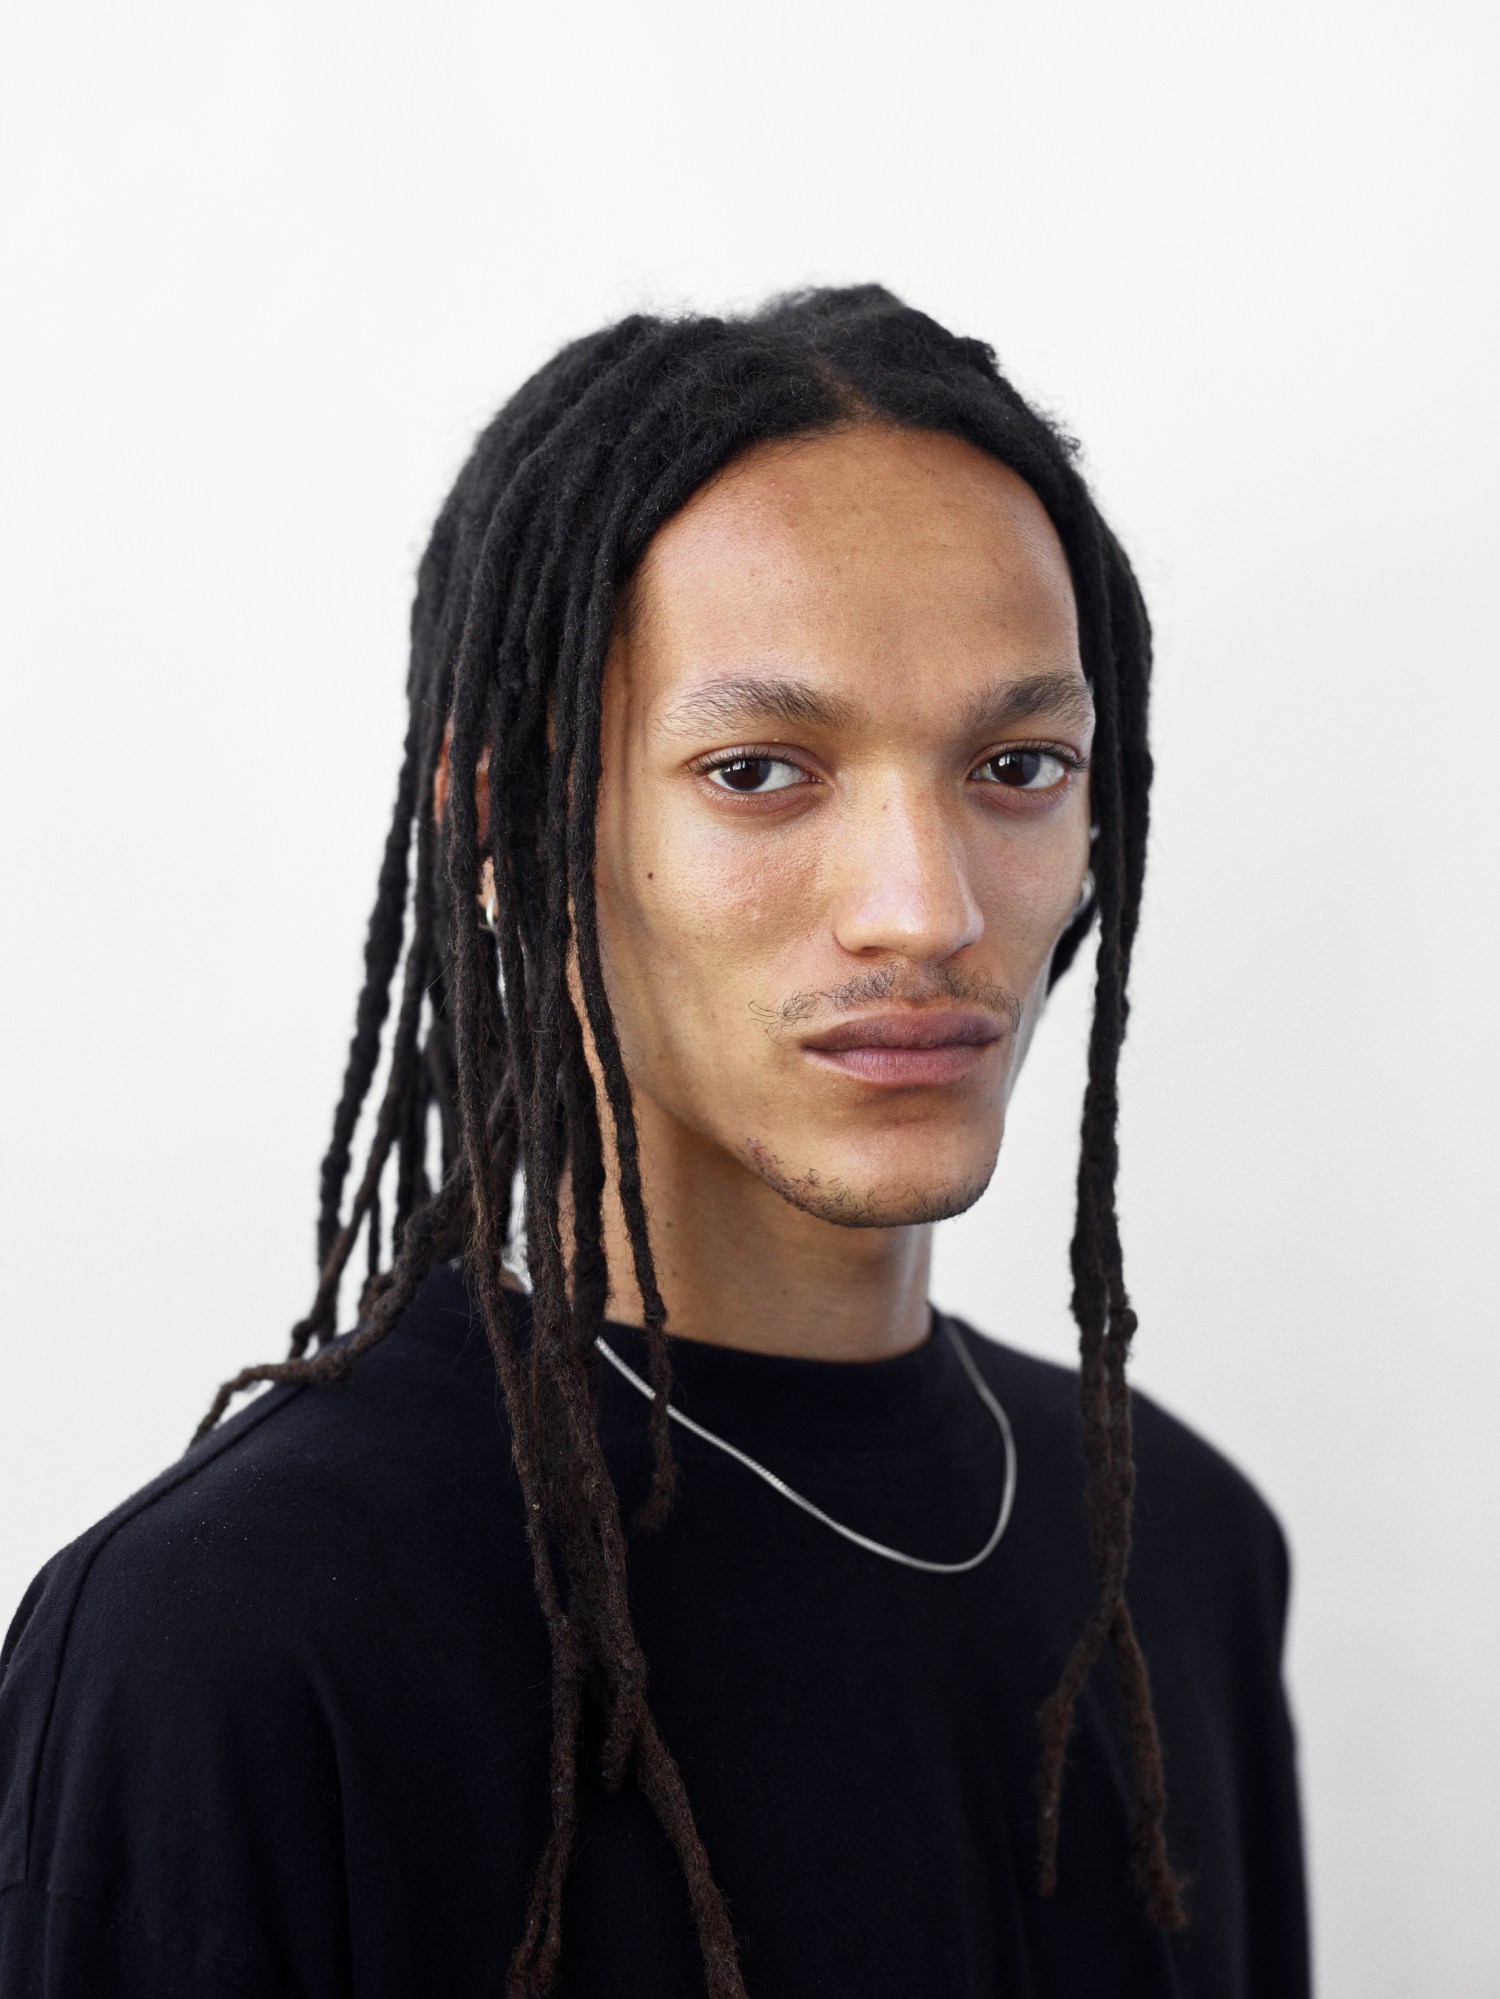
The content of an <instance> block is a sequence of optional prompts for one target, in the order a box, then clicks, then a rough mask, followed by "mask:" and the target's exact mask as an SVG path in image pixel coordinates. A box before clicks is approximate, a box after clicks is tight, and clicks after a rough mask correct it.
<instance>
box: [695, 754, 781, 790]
mask: <svg viewBox="0 0 1500 1999" xmlns="http://www.w3.org/2000/svg"><path fill="white" fill-rule="evenodd" d="M704 776H705V777H707V778H708V779H709V780H710V781H711V782H712V783H713V784H715V785H717V786H718V788H719V790H720V791H738V792H767V791H785V790H786V789H787V787H788V786H789V785H793V784H797V783H799V782H800V780H801V772H800V771H799V770H798V769H797V767H796V765H795V764H789V763H788V762H787V761H786V759H785V758H784V757H730V758H728V759H726V761H725V762H723V763H720V764H713V765H711V766H710V768H709V769H708V770H706V771H705V772H704Z"/></svg>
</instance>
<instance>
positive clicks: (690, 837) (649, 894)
mask: <svg viewBox="0 0 1500 1999" xmlns="http://www.w3.org/2000/svg"><path fill="white" fill-rule="evenodd" d="M621 817H622V819H623V818H624V817H625V815H623V814H622V815H621ZM603 821H604V815H603V814H601V836H602V835H603V834H604V833H605V831H606V828H605V825H604V823H603ZM615 830H616V829H615V828H613V827H610V828H609V831H610V832H611V833H613V832H615ZM618 832H619V834H620V837H618V838H615V837H611V838H609V839H608V840H605V839H604V838H602V837H601V850H600V864H599V868H598V875H597V879H598V883H599V920H600V932H601V942H602V944H603V946H604V949H605V954H606V961H607V965H608V968H609V974H610V986H611V1000H612V1003H613V1004H614V1005H615V1007H616V1011H617V1013H619V1014H620V1015H621V1016H622V1020H621V1033H622V1039H623V1038H624V1035H625V1032H626V1027H625V1017H628V1018H629V1019H630V1021H631V1024H632V1031H631V1036H630V1038H631V1040H632V1041H633V1042H634V1044H635V1046H636V1049H637V1052H638V1054H640V1055H642V1056H645V1055H647V1053H648V1051H649V1050H650V1049H652V1048H660V1047H662V1046H666V1045H671V1046H673V1047H675V1048H678V1049H679V1050H680V1049H681V1048H682V1046H683V1044H684V1042H686V1041H689V1040H691V1039H692V1038H693V1036H694V1035H695V1034H696V1033H698V1032H701V1031H702V1030H704V1029H707V1028H713V1027H716V1026H720V1025H722V1024H723V1023H724V1022H725V1021H726V1020H728V1019H744V1018H745V1016H746V1014H747V1010H748V1008H749V1007H750V1006H751V1005H752V1004H755V1003H764V1002H765V1001H766V999H767V998H768V997H774V996H775V995H777V994H778V993H779V992H780V990H781V988H782V986H783V985H784V984H785V983H786V981H787V977H788V975H789V974H790V972H791V971H792V969H793V967H794V964H795V959H794V955H793V954H794V953H795V952H796V951H797V949H798V947H799V946H800V947H801V951H802V953H803V954H805V952H806V948H807V943H808V940H809V939H810V938H811V937H812V936H813V935H814V934H815V932H816V927H817V926H816V902H817V866H816V857H815V855H814V854H813V853H812V852H811V851H810V850H808V849H807V848H806V847H805V846H804V845H803V843H800V842H797V841H795V840H787V839H785V838H781V839H776V840H771V839H765V840H760V839H754V838H750V839H747V838H746V837H745V835H744V831H743V829H741V828H734V829H724V828H719V827H716V826H714V825H712V824H711V823H710V824H705V823H704V820H703V818H702V817H701V816H700V815H692V816H690V815H687V814H683V815H674V814H672V813H671V812H670V810H665V811H664V810H662V809H661V807H660V806H657V807H656V808H655V809H654V810H653V811H652V812H651V813H649V814H646V813H641V814H639V815H636V816H634V818H633V823H631V824H630V825H629V826H628V827H627V826H625V825H621V826H620V827H619V828H618ZM722 1052H723V1051H722V1050H721V1051H720V1053H721V1054H722Z"/></svg>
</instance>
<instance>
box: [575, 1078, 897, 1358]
mask: <svg viewBox="0 0 1500 1999" xmlns="http://www.w3.org/2000/svg"><path fill="white" fill-rule="evenodd" d="M637 1124H638V1128H639V1135H640V1141H641V1146H640V1150H641V1177H642V1182H643V1186H644V1191H645V1197H646V1211H647V1215H648V1218H649V1222H650V1229H651V1248H652V1255H653V1260H654V1262H655V1266H656V1280H657V1284H658V1286H659V1288H660V1290H661V1295H662V1299H663V1301H664V1303H665V1305H666V1308H667V1330H668V1332H670V1333H678V1334H683V1335H685V1336H687V1337H688V1338H691V1339H696V1340H704V1341H708V1342H710V1343H712V1344H714V1345H718V1346H727V1347H740V1348H744V1349H746V1350H748V1351H750V1352H758V1353H780V1354H795V1355H801V1356H803V1357H805V1358H808V1359H817V1360H852V1361H859V1360H882V1359H885V1358H887V1357H889V1356H891V1355H893V1354H898V1353H905V1352H907V1351H908V1350H909V1349H910V1348H912V1347H915V1346H919V1345H920V1344H921V1343H922V1341H923V1340H925V1339H926V1337H927V1334H928V1326H929V1315H928V1306H927V1285H928V1275H929V1269H930V1264H931V1253H932V1226H931V1224H930V1223H914V1224H910V1225H907V1226H903V1227H898V1228H841V1227H838V1226H836V1225H835V1224H833V1223H831V1222H826V1221H822V1220H819V1219H818V1218H817V1217H815V1216H813V1215H809V1214H805V1213H804V1212H803V1211H802V1210H801V1209H799V1208H794V1207H793V1206H792V1205H791V1204H790V1203H789V1202H788V1201H786V1200H785V1199H784V1198H783V1197H782V1196H781V1195H780V1194H778V1193H776V1192H775V1191H774V1189H772V1188H771V1187H770V1186H768V1185H767V1183H766V1182H765V1181H764V1180H762V1179H761V1178H760V1177H759V1175H758V1174H756V1173H755V1172H754V1171H753V1170H752V1169H751V1168H750V1167H748V1166H746V1165H744V1164H743V1163H742V1162H740V1161H739V1160H737V1159H735V1158H733V1157H732V1156H731V1155H730V1154H728V1153H726V1152H725V1151H724V1149H723V1148H722V1147H721V1146H718V1145H714V1144H712V1143H710V1142H709V1141H708V1140H705V1139H703V1138H702V1137H700V1136H699V1135H698V1134H696V1133H693V1132H690V1131H686V1130H685V1129H684V1128H683V1127H682V1126H680V1125H678V1124H676V1123H675V1121H673V1122H672V1123H671V1124H670V1125H668V1124H667V1123H666V1121H665V1119H664V1116H663V1114H662V1113H661V1112H660V1111H657V1110H656V1109H655V1107H654V1106H652V1105H650V1104H649V1103H646V1102H642V1101H640V1100H639V1099H638V1100H637ZM568 1210H569V1203H568V1200H567V1190H566V1188H565V1189H564V1200H563V1223H564V1240H565V1241H566V1240H568V1236H569V1234H570V1229H571V1223H570V1216H569V1212H568ZM604 1240H605V1248H606V1251H607V1254H608V1258H609V1271H610V1294H609V1307H608V1309H609V1315H610V1317H611V1318H613V1319H617V1320H620V1321H623V1322H624V1323H625V1324H627V1325H637V1326H638V1325H640V1324H642V1323H643V1321H644V1318H645V1313H644V1310H643V1307H642V1303H641V1294H640V1291H639V1288H638V1287H637V1285H636V1282H635V1271H634V1258H633V1255H632V1252H631V1247H630V1238H629V1235H628V1233H627V1231H626V1227H625V1216H624V1210H623V1207H622V1205H621V1202H620V1198H619V1190H618V1183H617V1181H616V1179H615V1177H614V1175H613V1174H611V1176H610V1179H609V1181H608V1183H607V1185H606V1189H605V1201H604Z"/></svg>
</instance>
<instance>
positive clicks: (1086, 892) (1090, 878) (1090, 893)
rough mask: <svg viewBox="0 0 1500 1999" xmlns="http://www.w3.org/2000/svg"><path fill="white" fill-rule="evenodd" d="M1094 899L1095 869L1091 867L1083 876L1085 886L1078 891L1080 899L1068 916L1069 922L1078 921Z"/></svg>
mask: <svg viewBox="0 0 1500 1999" xmlns="http://www.w3.org/2000/svg"><path fill="white" fill-rule="evenodd" d="M1093 899H1094V870H1093V869H1092V868H1090V869H1088V871H1087V872H1086V873H1085V875H1084V877H1083V887H1082V888H1081V889H1079V891H1078V900H1077V902H1075V903H1074V905H1073V913H1072V915H1071V916H1070V917H1069V918H1068V921H1069V923H1076V922H1077V921H1078V918H1079V917H1080V916H1082V914H1083V912H1084V911H1085V910H1086V909H1087V908H1088V906H1089V904H1090V903H1091V902H1092V901H1093Z"/></svg>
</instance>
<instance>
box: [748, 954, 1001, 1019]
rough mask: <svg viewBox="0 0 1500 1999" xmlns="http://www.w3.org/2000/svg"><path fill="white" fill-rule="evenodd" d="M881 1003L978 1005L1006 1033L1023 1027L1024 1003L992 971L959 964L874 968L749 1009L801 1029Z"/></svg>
mask: <svg viewBox="0 0 1500 1999" xmlns="http://www.w3.org/2000/svg"><path fill="white" fill-rule="evenodd" d="M882 1002H884V1003H886V1004H890V1003H891V1002H894V1003H895V1004H896V1005H897V1006H912V1007H922V1006H936V1005H938V1004H939V1003H941V1004H944V1005H948V1006H954V1005H957V1006H970V1007H978V1008H980V1009H981V1010H982V1011H983V1012H985V1013H991V1014H994V1016H995V1017H996V1019H997V1020H999V1021H1000V1022H1001V1023H1002V1025H1003V1026H1004V1027H1005V1029H1006V1030H1007V1032H1009V1033H1011V1034H1014V1033H1015V1032H1016V1030H1017V1029H1018V1028H1019V1027H1020V1025H1021V1011H1022V1009H1021V1001H1020V999H1019V997H1018V996H1017V995H1016V994H1015V993H1013V992H1011V990H1010V989H1009V987H1008V986H1002V985H1001V984H1000V982H999V980H998V979H995V978H992V977H991V976H990V975H989V973H987V972H972V971H966V970H965V969H964V968H963V967H962V966H959V965H933V966H930V967H927V968H925V969H924V970H922V971H917V970H915V969H914V968H913V967H912V966H910V965H880V966H872V968H871V969H870V970H869V971H868V972H861V973H860V974H859V975H858V976H857V977H855V978H852V979H847V980H845V981H844V982H843V983H842V984H840V985H837V986H830V987H828V988H827V989H826V990H818V989H814V990H811V991H807V992H796V993H789V994H788V995H787V997H786V998H785V999H784V1000H782V1002H781V1003H780V1005H779V1006H755V1005H752V1006H751V1009H750V1011H751V1012H752V1013H753V1014H754V1015H755V1016H756V1018H757V1019H759V1020H762V1021H764V1022H765V1024H766V1026H767V1028H768V1029H772V1030H774V1029H776V1028H778V1027H799V1026H801V1025H803V1024H804V1023H805V1022H807V1021H809V1020H816V1019H817V1018H818V1016H819V1015H820V1014H825V1013H831V1014H844V1013H854V1012H857V1011H858V1010H859V1009H860V1008H861V1007H868V1006H878V1005H880V1004H881V1003H882Z"/></svg>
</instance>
